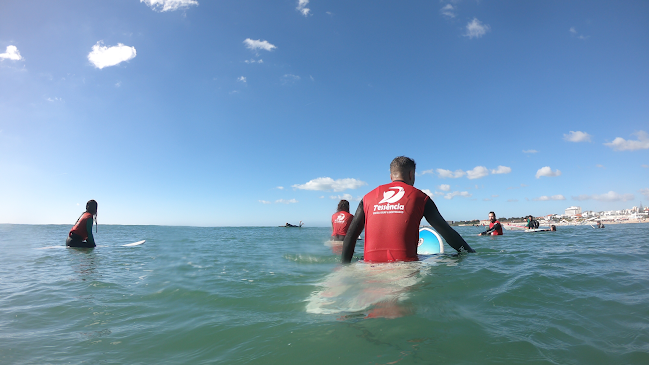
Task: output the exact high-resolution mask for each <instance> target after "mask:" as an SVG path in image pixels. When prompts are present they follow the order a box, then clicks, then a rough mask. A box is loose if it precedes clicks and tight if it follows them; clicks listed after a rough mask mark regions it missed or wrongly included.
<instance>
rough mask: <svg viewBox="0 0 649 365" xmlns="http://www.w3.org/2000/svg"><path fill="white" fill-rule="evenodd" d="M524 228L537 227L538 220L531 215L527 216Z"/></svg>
mask: <svg viewBox="0 0 649 365" xmlns="http://www.w3.org/2000/svg"><path fill="white" fill-rule="evenodd" d="M525 228H527V229H537V228H539V221H537V220H536V219H534V217H532V215H528V216H527V224H526V225H525Z"/></svg>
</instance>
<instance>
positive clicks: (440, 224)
mask: <svg viewBox="0 0 649 365" xmlns="http://www.w3.org/2000/svg"><path fill="white" fill-rule="evenodd" d="M424 217H425V218H426V220H427V221H428V223H430V225H431V226H433V228H434V229H435V230H436V231H437V232H438V233H439V234H441V235H442V237H444V239H445V240H446V243H448V244H449V245H450V246H451V247H453V248H454V249H455V250H457V251H458V252H462V251H466V252H475V250H474V249H472V248H471V246H469V244H468V243H466V241H465V240H464V238H462V236H460V234H459V233H457V232H456V231H455V230H454V229H453V228H451V226H449V225H448V223H447V222H446V221H445V220H444V217H442V215H441V214H439V210H437V205H435V203H434V202H433V201H432V200H431V199H428V200H426V206H425V207H424ZM352 224H353V223H352Z"/></svg>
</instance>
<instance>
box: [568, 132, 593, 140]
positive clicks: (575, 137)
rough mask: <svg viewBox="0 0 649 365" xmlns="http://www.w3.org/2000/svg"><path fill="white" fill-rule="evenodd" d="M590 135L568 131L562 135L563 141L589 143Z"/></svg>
mask: <svg viewBox="0 0 649 365" xmlns="http://www.w3.org/2000/svg"><path fill="white" fill-rule="evenodd" d="M590 137H592V136H591V135H590V134H588V133H586V132H581V131H570V133H568V134H564V135H563V139H564V140H566V141H568V142H590Z"/></svg>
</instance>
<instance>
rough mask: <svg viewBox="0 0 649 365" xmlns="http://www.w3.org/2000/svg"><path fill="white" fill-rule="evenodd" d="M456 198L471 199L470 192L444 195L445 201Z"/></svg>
mask: <svg viewBox="0 0 649 365" xmlns="http://www.w3.org/2000/svg"><path fill="white" fill-rule="evenodd" d="M456 196H461V197H464V198H469V197H471V194H470V193H469V192H468V191H454V192H452V193H448V194H446V195H444V199H453V198H455V197H456Z"/></svg>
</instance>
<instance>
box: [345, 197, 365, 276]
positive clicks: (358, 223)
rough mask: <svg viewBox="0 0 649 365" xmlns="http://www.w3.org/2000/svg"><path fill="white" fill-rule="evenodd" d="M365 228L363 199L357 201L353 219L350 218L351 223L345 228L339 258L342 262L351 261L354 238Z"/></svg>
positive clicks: (356, 238)
mask: <svg viewBox="0 0 649 365" xmlns="http://www.w3.org/2000/svg"><path fill="white" fill-rule="evenodd" d="M364 228H365V209H363V200H362V199H361V202H360V203H358V209H356V214H354V219H352V224H350V225H349V229H348V230H347V235H346V236H345V240H344V241H343V253H342V255H341V257H340V260H341V261H342V263H343V264H348V263H350V262H351V261H352V256H354V248H356V240H358V236H360V235H361V232H363V229H364Z"/></svg>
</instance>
